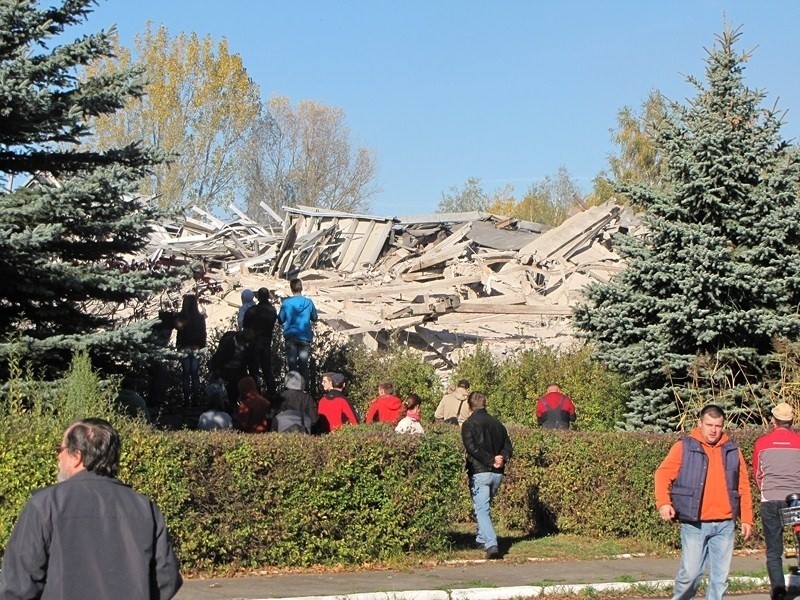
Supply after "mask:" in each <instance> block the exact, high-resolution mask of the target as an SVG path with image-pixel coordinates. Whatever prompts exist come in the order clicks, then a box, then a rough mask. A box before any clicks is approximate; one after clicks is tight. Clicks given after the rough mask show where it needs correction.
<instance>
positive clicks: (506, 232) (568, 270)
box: [148, 201, 641, 369]
mask: <svg viewBox="0 0 800 600" xmlns="http://www.w3.org/2000/svg"><path fill="white" fill-rule="evenodd" d="M264 209H265V214H266V215H267V217H268V219H267V221H268V223H266V224H261V223H256V222H255V221H253V220H252V219H250V218H249V217H247V216H246V215H244V214H243V213H241V212H239V211H237V210H236V209H235V208H232V211H233V212H234V214H236V217H237V218H236V219H234V220H231V221H227V222H226V221H223V220H221V219H219V218H217V217H215V216H214V215H212V214H210V213H208V212H206V211H203V210H201V209H199V208H193V209H192V211H191V213H190V214H189V215H187V216H186V217H185V218H184V219H183V220H182V221H181V222H176V223H167V224H161V225H158V226H157V227H156V228H155V231H154V232H153V234H152V236H151V240H150V245H149V249H148V252H149V253H150V258H151V259H153V260H160V259H164V258H169V259H170V260H171V261H173V262H174V261H176V260H178V261H184V262H187V263H192V264H197V265H200V264H201V265H202V268H203V270H204V271H205V273H206V276H207V277H211V278H212V279H215V280H217V282H218V284H219V285H218V286H215V287H216V289H217V290H218V291H217V292H215V293H211V292H209V293H208V294H207V297H206V300H207V304H206V310H207V311H208V314H209V326H210V327H219V326H226V325H227V324H229V323H230V320H231V317H232V315H233V314H234V313H235V312H236V310H237V308H238V306H239V292H240V290H241V289H243V288H245V287H249V288H251V289H257V288H259V287H267V288H269V289H270V290H271V291H273V292H274V293H275V294H276V295H277V296H279V297H285V296H287V295H289V289H288V288H289V285H288V280H289V278H291V277H301V278H302V279H303V282H304V287H305V293H307V294H308V295H310V296H311V297H312V298H313V300H314V302H315V304H316V306H317V310H318V312H319V315H320V321H321V322H322V323H323V326H326V327H330V328H331V329H333V330H335V331H338V332H341V334H342V335H346V336H349V337H350V338H351V339H353V340H355V341H357V342H359V343H363V344H365V345H367V346H368V347H370V348H373V349H378V348H381V347H386V346H387V345H388V344H390V342H391V340H393V339H394V340H396V341H399V342H401V343H404V344H408V345H410V346H413V347H415V348H417V349H419V350H421V351H422V352H423V355H424V356H425V359H426V360H428V361H431V362H433V363H434V364H435V366H437V368H442V369H446V368H448V367H451V366H452V365H453V364H454V363H456V362H457V361H458V357H459V352H460V351H461V349H462V348H464V347H465V346H466V347H469V346H471V345H473V344H475V343H477V342H482V343H483V344H485V345H486V346H487V347H488V348H490V349H491V350H492V351H493V352H496V353H504V352H508V351H513V350H516V349H519V348H524V347H529V346H531V345H536V344H540V343H543V344H546V345H549V346H555V347H566V346H568V345H570V344H571V343H572V342H573V340H574V336H573V332H572V330H571V328H570V323H569V316H570V314H571V311H572V307H573V306H574V305H575V303H576V302H578V301H579V300H580V299H581V290H582V289H583V288H584V286H586V285H587V284H589V283H590V282H592V281H603V282H605V281H608V280H609V279H610V277H612V276H613V274H614V273H617V272H619V271H620V270H622V269H623V268H624V264H623V261H622V260H621V259H620V257H619V256H618V255H616V254H615V253H614V252H613V251H612V250H611V244H610V240H611V236H612V235H614V234H615V233H618V232H619V233H627V234H638V233H640V232H641V226H640V225H639V224H638V221H637V220H636V218H635V216H634V215H633V213H632V212H631V211H630V209H627V208H622V207H620V206H618V205H616V204H615V203H614V202H613V201H610V202H607V203H606V204H603V205H601V206H595V207H592V208H589V209H588V210H585V211H583V212H579V213H577V214H575V215H573V216H572V217H570V218H569V219H567V220H566V221H565V222H564V223H563V224H561V225H559V226H558V227H553V228H550V227H547V226H545V225H541V224H538V223H531V222H526V221H522V220H518V219H509V218H505V217H501V216H497V215H493V214H489V213H481V212H469V213H451V214H433V215H423V216H415V217H405V218H385V217H376V216H370V215H358V214H350V213H342V212H336V211H330V210H320V209H316V208H311V207H304V206H297V207H284V210H285V217H284V218H281V217H280V216H279V215H277V214H276V213H274V212H273V211H271V210H269V208H268V207H266V206H264ZM192 285H194V282H187V285H186V289H185V290H184V291H189V289H190V288H191V286H192Z"/></svg>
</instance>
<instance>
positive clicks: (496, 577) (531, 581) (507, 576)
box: [176, 555, 791, 600]
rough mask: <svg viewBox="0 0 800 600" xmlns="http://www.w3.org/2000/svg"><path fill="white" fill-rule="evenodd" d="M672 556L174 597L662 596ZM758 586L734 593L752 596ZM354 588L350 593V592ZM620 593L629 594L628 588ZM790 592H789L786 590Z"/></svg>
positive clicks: (228, 585)
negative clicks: (645, 586) (652, 592)
mask: <svg viewBox="0 0 800 600" xmlns="http://www.w3.org/2000/svg"><path fill="white" fill-rule="evenodd" d="M677 568H678V559H677V558H669V559H654V558H618V559H608V560H597V561H570V562H555V561H525V562H518V561H517V562H511V561H510V560H505V561H502V560H501V561H469V562H460V563H452V564H445V565H437V566H434V567H431V568H414V569H408V570H383V571H346V572H338V573H337V572H323V573H304V574H278V573H276V574H264V575H261V576H250V577H236V578H230V579H187V580H186V582H185V583H184V586H183V589H182V590H181V591H180V593H179V594H178V595H177V596H176V598H177V599H178V600H262V599H267V598H309V597H322V596H329V597H335V598H343V597H345V596H351V600H392V599H396V600H448V599H450V600H506V599H508V598H514V597H521V596H534V595H538V594H539V593H542V590H541V589H540V588H541V587H543V586H546V589H545V590H544V591H543V593H545V594H548V593H556V592H558V591H561V592H574V591H579V590H580V589H581V588H580V587H578V588H572V587H567V586H574V585H578V586H585V585H586V584H593V585H592V587H595V588H596V589H598V590H599V589H602V587H603V586H602V585H600V584H609V585H612V584H613V585H616V586H617V587H618V588H621V589H622V590H625V589H627V588H630V587H631V582H661V583H660V585H662V586H664V589H665V592H664V594H663V597H664V598H668V597H669V595H670V591H671V584H672V578H673V577H674V575H675V571H676V570H677ZM731 570H732V575H734V576H736V575H743V574H744V575H747V574H752V573H757V572H764V557H763V556H761V555H756V556H736V557H734V559H733V565H732V568H731ZM763 589H764V590H765V593H763V594H759V595H752V594H751V595H746V596H738V597H737V598H740V599H741V600H749V599H755V598H759V599H760V600H764V598H765V597H768V594H766V590H767V586H764V587H763ZM354 594H357V595H358V596H357V597H355V598H352V595H354ZM626 597H630V598H634V597H636V593H635V589H634V590H630V595H628V592H626ZM790 598H791V596H790Z"/></svg>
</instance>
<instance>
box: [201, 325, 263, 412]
mask: <svg viewBox="0 0 800 600" xmlns="http://www.w3.org/2000/svg"><path fill="white" fill-rule="evenodd" d="M252 344H253V332H252V331H250V330H245V331H226V332H225V333H224V334H223V335H222V337H221V338H220V339H219V344H217V349H216V350H215V351H214V354H213V355H212V356H211V358H210V359H209V361H208V368H209V371H210V372H211V379H216V378H222V380H223V381H224V382H225V390H226V391H227V394H228V402H229V407H230V409H231V412H232V413H235V412H236V410H237V402H238V401H239V382H240V381H241V380H242V377H245V376H246V375H247V359H248V355H249V354H248V353H249V351H250V347H251V346H252Z"/></svg>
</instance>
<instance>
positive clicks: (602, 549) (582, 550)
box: [440, 524, 675, 561]
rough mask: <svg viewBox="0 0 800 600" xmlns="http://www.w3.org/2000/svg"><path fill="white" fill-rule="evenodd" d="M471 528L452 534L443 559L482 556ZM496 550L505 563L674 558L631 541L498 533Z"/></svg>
mask: <svg viewBox="0 0 800 600" xmlns="http://www.w3.org/2000/svg"><path fill="white" fill-rule="evenodd" d="M474 527H475V526H474V525H472V524H463V525H459V526H458V528H457V529H455V530H454V531H453V532H452V535H451V539H452V541H453V548H452V550H451V551H450V552H448V553H447V554H446V555H444V556H441V557H440V558H441V559H443V560H448V559H449V560H472V559H475V558H478V557H482V554H483V553H482V552H481V551H480V550H476V549H475V544H474V541H475V534H474ZM497 533H498V541H499V547H500V551H501V552H502V553H503V554H504V556H503V558H504V559H505V560H512V561H513V560H515V559H517V560H527V559H529V558H535V559H542V560H592V559H603V558H612V557H615V556H621V555H625V554H633V555H646V556H654V557H657V556H674V555H675V554H674V551H673V550H672V549H671V548H669V547H667V546H664V545H662V544H656V543H654V542H647V541H642V540H635V539H631V538H623V539H616V538H615V539H603V538H591V537H586V536H578V535H566V534H558V535H549V536H545V537H531V536H529V535H526V534H525V533H524V532H521V531H509V530H502V529H500V530H498V532H497Z"/></svg>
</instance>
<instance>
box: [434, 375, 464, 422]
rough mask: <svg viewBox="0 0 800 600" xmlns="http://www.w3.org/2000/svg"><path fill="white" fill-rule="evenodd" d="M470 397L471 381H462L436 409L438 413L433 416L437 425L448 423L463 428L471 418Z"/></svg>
mask: <svg viewBox="0 0 800 600" xmlns="http://www.w3.org/2000/svg"><path fill="white" fill-rule="evenodd" d="M468 397H469V381H467V380H466V379H460V380H459V382H458V384H457V385H456V389H454V390H453V391H452V392H450V393H449V394H445V395H444V396H442V399H441V400H440V401H439V406H437V407H436V412H435V413H434V414H433V419H434V420H435V421H436V422H437V423H447V424H448V425H458V426H459V427H461V425H463V424H464V421H466V420H467V417H469V405H468V404H467V398H468Z"/></svg>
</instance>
